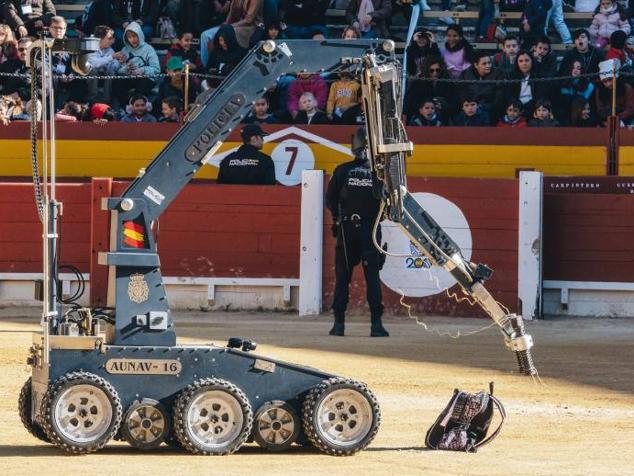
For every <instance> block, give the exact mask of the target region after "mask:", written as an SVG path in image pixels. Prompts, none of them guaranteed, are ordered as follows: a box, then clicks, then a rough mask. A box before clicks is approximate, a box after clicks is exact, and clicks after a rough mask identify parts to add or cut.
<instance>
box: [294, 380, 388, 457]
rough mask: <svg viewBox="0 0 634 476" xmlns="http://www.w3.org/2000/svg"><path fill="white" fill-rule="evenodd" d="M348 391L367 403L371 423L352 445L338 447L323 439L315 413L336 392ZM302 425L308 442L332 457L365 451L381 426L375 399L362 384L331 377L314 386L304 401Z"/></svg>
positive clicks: (379, 413) (379, 412)
mask: <svg viewBox="0 0 634 476" xmlns="http://www.w3.org/2000/svg"><path fill="white" fill-rule="evenodd" d="M342 389H350V390H354V391H357V392H358V393H360V394H361V395H362V396H363V397H364V398H365V399H366V400H367V401H368V403H369V405H370V408H371V411H372V423H371V425H370V428H369V429H368V432H367V433H366V435H365V436H364V437H363V438H362V439H361V440H360V441H358V442H357V443H355V444H354V445H338V444H334V443H332V442H330V441H328V440H327V439H326V438H324V436H323V434H322V433H321V430H320V428H319V427H318V424H317V418H318V415H316V413H315V411H316V409H317V407H318V406H319V404H320V403H321V402H322V401H323V400H324V399H325V398H326V397H328V395H330V394H331V393H332V392H334V391H336V390H342ZM302 423H303V427H304V434H305V435H306V437H307V438H308V440H309V441H310V442H311V443H312V444H313V446H315V447H316V448H318V449H319V450H321V451H323V452H324V453H327V454H329V455H333V456H350V455H352V454H354V453H356V452H358V451H361V450H363V449H365V448H366V447H367V446H368V445H369V444H370V443H371V442H372V440H373V439H374V437H375V436H376V434H377V433H378V431H379V426H380V425H381V409H380V407H379V403H378V401H377V400H376V397H375V396H374V394H373V393H372V391H370V389H369V388H368V387H367V386H366V385H365V384H364V383H362V382H357V381H355V380H351V379H346V378H341V377H333V378H330V379H328V380H324V381H323V382H321V383H319V384H317V385H315V386H314V387H313V388H312V389H311V390H310V391H309V392H308V394H307V395H306V398H305V399H304V405H303V411H302Z"/></svg>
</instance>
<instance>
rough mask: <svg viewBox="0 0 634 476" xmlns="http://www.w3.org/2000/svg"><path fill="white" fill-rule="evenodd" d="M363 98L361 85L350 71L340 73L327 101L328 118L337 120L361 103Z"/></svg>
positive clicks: (331, 87)
mask: <svg viewBox="0 0 634 476" xmlns="http://www.w3.org/2000/svg"><path fill="white" fill-rule="evenodd" d="M360 100H361V85H360V84H359V82H358V81H356V80H355V79H353V78H352V75H351V74H349V73H339V79H338V80H337V81H335V82H334V83H332V85H331V86H330V92H329V93H328V102H327V103H326V114H327V115H328V119H330V120H331V121H332V120H334V121H335V122H337V121H339V119H341V116H342V115H343V113H344V112H346V110H347V109H349V108H351V107H352V106H356V105H358V104H359V102H360Z"/></svg>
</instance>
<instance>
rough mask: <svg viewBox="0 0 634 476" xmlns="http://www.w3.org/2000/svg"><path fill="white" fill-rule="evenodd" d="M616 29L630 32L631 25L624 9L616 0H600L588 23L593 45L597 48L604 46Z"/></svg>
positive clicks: (627, 33) (626, 32)
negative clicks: (590, 22)
mask: <svg viewBox="0 0 634 476" xmlns="http://www.w3.org/2000/svg"><path fill="white" fill-rule="evenodd" d="M617 30H623V31H624V32H625V34H626V35H629V34H630V31H631V27H630V24H629V22H628V21H627V17H626V15H625V10H623V8H622V7H621V6H620V5H619V4H618V3H617V2H616V0H601V3H600V4H599V6H598V7H597V9H596V10H595V12H594V18H593V19H592V25H590V35H592V41H593V43H594V45H595V46H596V47H597V48H605V47H606V46H607V44H608V43H609V41H610V35H612V33H614V32H615V31H617Z"/></svg>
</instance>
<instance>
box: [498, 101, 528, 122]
mask: <svg viewBox="0 0 634 476" xmlns="http://www.w3.org/2000/svg"><path fill="white" fill-rule="evenodd" d="M505 112H506V114H504V116H503V117H502V119H500V122H498V124H497V127H526V118H525V117H524V114H522V103H521V102H519V101H517V100H513V101H511V102H509V103H508V104H507V105H506V109H505Z"/></svg>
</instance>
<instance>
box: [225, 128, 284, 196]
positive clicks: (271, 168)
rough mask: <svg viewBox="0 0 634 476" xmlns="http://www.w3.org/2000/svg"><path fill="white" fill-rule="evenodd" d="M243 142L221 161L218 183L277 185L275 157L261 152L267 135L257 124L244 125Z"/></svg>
mask: <svg viewBox="0 0 634 476" xmlns="http://www.w3.org/2000/svg"><path fill="white" fill-rule="evenodd" d="M241 135H242V142H243V144H242V145H241V146H240V148H239V149H238V150H236V151H235V152H233V153H231V154H229V155H228V156H226V157H225V158H224V159H222V161H221V162H220V171H219V172H218V179H217V182H218V183H223V184H232V185H275V165H274V164H273V159H271V157H269V156H268V155H266V154H263V153H262V152H260V149H262V145H263V144H264V136H265V135H267V134H266V133H265V132H264V131H263V130H262V128H260V126H258V125H257V124H248V125H246V126H244V128H243V129H242V132H241Z"/></svg>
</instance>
